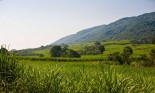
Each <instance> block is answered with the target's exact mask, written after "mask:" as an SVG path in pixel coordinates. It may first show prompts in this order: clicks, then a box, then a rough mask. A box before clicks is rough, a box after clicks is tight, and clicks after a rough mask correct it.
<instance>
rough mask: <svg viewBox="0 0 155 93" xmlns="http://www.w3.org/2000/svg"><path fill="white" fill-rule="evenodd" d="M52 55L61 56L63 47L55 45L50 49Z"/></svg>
mask: <svg viewBox="0 0 155 93" xmlns="http://www.w3.org/2000/svg"><path fill="white" fill-rule="evenodd" d="M50 53H51V57H61V47H60V46H54V47H52V48H51V50H50Z"/></svg>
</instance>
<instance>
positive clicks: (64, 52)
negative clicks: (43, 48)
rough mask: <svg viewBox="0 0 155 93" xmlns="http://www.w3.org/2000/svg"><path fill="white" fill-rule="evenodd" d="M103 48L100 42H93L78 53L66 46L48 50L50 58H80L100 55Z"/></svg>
mask: <svg viewBox="0 0 155 93" xmlns="http://www.w3.org/2000/svg"><path fill="white" fill-rule="evenodd" d="M104 51H105V47H104V46H103V45H101V44H100V42H95V43H94V45H92V46H85V47H84V48H83V49H82V50H81V51H80V52H76V51H74V50H71V49H68V46H67V45H65V44H62V45H60V46H53V47H52V48H51V50H50V54H51V57H77V58H78V57H80V55H97V54H102V53H103V52H104Z"/></svg>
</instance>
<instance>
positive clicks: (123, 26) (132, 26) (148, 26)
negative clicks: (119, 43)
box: [52, 12, 155, 44]
mask: <svg viewBox="0 0 155 93" xmlns="http://www.w3.org/2000/svg"><path fill="white" fill-rule="evenodd" d="M149 37H155V12H151V13H145V14H142V15H139V16H133V17H125V18H121V19H119V20H117V21H115V22H112V23H110V24H107V25H99V26H95V27H91V28H88V29H84V30H81V31H79V32H77V33H75V34H72V35H68V36H66V37H63V38H61V39H59V40H57V41H55V42H54V43H52V44H62V43H64V44H77V43H89V42H94V41H100V42H101V41H107V40H123V39H129V40H131V39H141V38H149Z"/></svg>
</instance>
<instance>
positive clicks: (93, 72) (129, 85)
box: [19, 60, 155, 93]
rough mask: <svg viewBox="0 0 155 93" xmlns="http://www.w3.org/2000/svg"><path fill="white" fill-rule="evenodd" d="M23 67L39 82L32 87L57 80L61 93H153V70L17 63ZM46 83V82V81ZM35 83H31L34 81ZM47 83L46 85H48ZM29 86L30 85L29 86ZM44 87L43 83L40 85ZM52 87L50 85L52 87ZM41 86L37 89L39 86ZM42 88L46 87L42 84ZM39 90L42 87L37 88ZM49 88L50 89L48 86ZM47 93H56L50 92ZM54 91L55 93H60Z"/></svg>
mask: <svg viewBox="0 0 155 93" xmlns="http://www.w3.org/2000/svg"><path fill="white" fill-rule="evenodd" d="M19 63H20V64H23V65H25V69H28V70H30V69H29V66H31V67H32V69H33V71H31V72H30V74H31V75H32V77H31V78H34V77H33V76H35V75H33V74H36V72H39V75H36V77H38V79H36V80H37V81H35V83H39V82H40V83H41V82H42V81H40V79H41V78H42V79H43V78H45V77H44V76H46V78H47V79H49V77H48V76H47V74H48V75H50V74H51V75H54V76H52V80H53V79H54V78H53V77H55V79H56V80H57V79H60V81H59V80H58V81H55V82H57V83H58V82H59V83H60V85H58V86H57V87H58V88H60V86H61V87H63V88H62V89H59V92H60V91H61V92H60V93H154V92H155V87H154V86H155V68H148V67H139V68H136V67H131V66H127V65H124V66H120V65H111V66H110V65H106V64H102V62H51V61H46V62H43V61H25V60H21V61H19ZM47 81H48V80H47ZM33 82H34V81H33ZM48 82H49V81H48ZM31 83H32V82H31ZM43 84H44V83H43ZM51 84H53V83H51ZM38 86H40V85H38ZM45 86H47V85H46V84H45ZM40 87H41V86H40ZM51 87H52V86H51ZM54 87H56V86H55V85H54ZM49 91H56V90H50V89H49ZM59 92H58V91H57V93H59Z"/></svg>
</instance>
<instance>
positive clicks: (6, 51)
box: [0, 47, 9, 55]
mask: <svg viewBox="0 0 155 93" xmlns="http://www.w3.org/2000/svg"><path fill="white" fill-rule="evenodd" d="M0 54H3V55H4V54H9V52H8V50H7V49H6V48H3V47H1V49H0Z"/></svg>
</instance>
